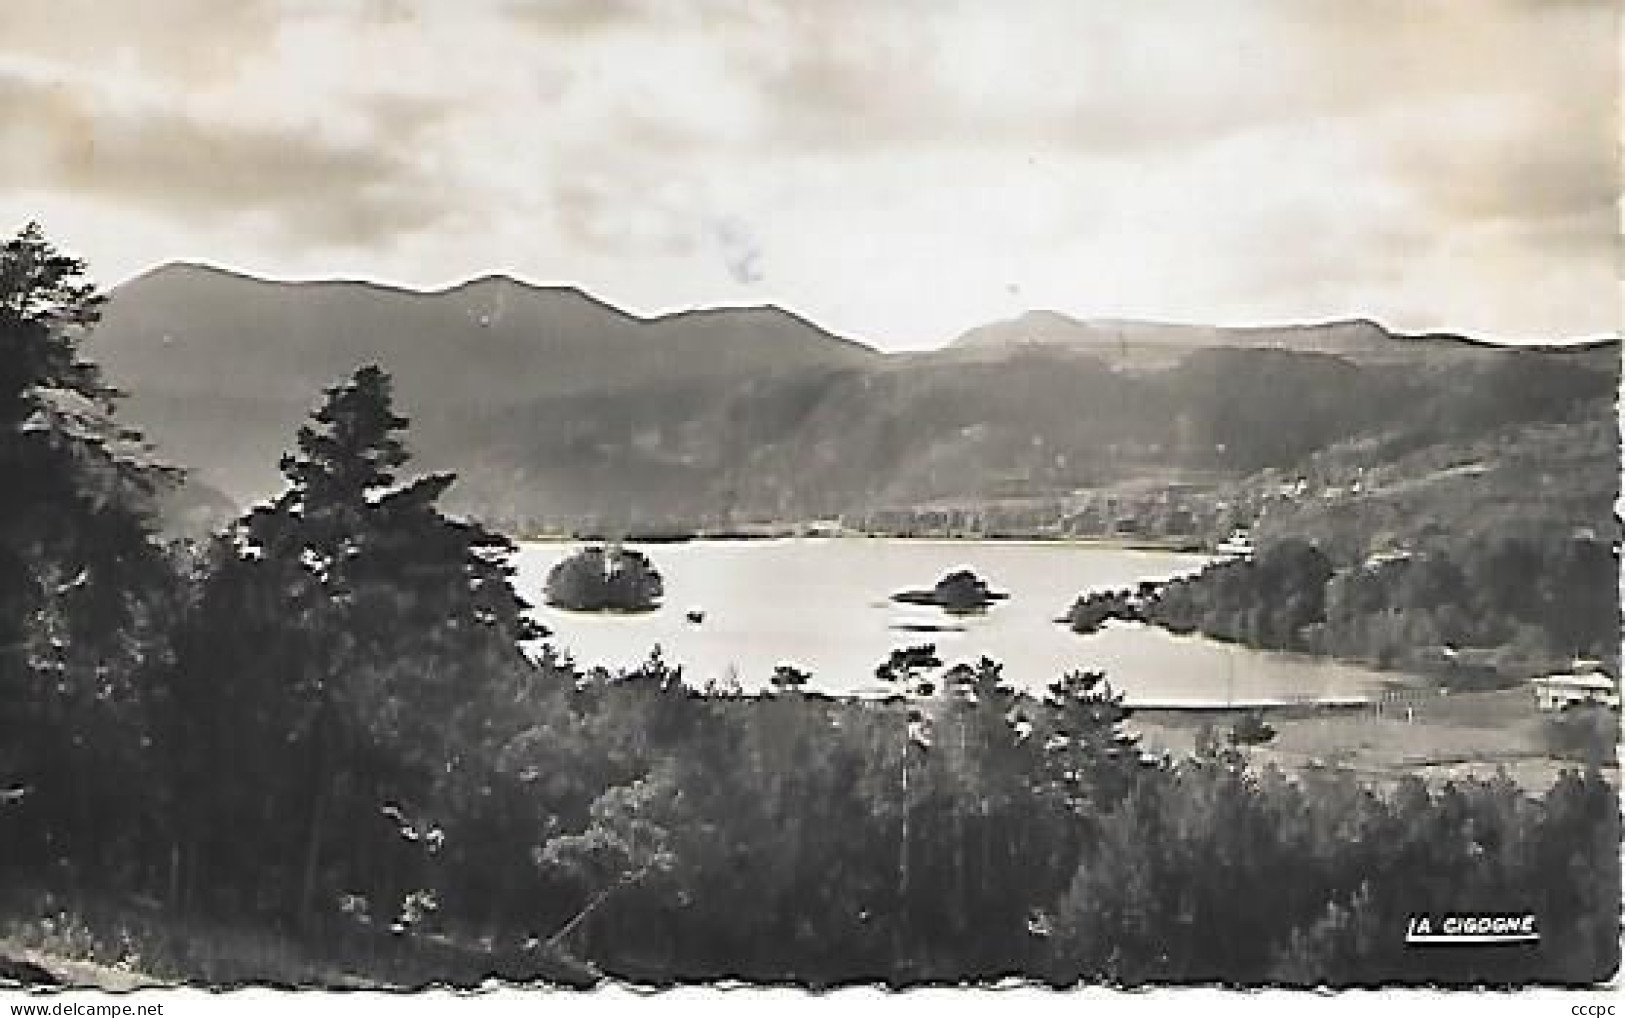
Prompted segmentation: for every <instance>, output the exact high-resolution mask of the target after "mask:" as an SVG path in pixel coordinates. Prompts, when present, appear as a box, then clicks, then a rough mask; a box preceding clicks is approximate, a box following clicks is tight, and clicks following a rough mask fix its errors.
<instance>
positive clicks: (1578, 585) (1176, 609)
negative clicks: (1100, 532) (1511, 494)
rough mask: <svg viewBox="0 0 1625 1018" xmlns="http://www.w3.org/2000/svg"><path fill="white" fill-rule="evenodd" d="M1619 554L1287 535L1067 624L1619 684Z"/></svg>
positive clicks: (1549, 539)
mask: <svg viewBox="0 0 1625 1018" xmlns="http://www.w3.org/2000/svg"><path fill="white" fill-rule="evenodd" d="M1618 576H1619V559H1618V555H1617V553H1616V552H1615V550H1614V548H1613V547H1612V546H1611V545H1610V544H1609V543H1608V542H1606V541H1604V540H1603V539H1601V538H1600V537H1598V536H1596V535H1595V534H1592V533H1579V534H1571V533H1561V534H1557V535H1546V536H1543V537H1530V536H1515V535H1510V534H1504V533H1503V534H1498V535H1496V536H1494V537H1474V538H1464V539H1459V540H1454V541H1452V542H1451V544H1450V547H1449V548H1448V549H1445V548H1436V549H1434V550H1432V551H1427V552H1416V553H1412V552H1393V553H1389V554H1386V555H1382V554H1379V555H1375V556H1371V557H1368V558H1366V559H1364V560H1362V561H1357V562H1341V563H1339V562H1337V561H1336V560H1335V559H1333V558H1332V557H1331V556H1330V555H1328V554H1327V553H1326V552H1325V551H1323V550H1322V549H1321V548H1320V547H1319V546H1318V545H1316V544H1314V543H1312V542H1310V541H1306V540H1304V539H1302V538H1288V539H1284V540H1280V541H1277V542H1275V543H1273V544H1270V545H1267V546H1265V547H1264V548H1262V549H1261V550H1260V551H1259V553H1258V555H1257V556H1256V557H1254V558H1248V559H1234V560H1227V561H1221V562H1217V563H1214V564H1212V565H1210V566H1208V567H1207V568H1206V569H1204V570H1202V571H1201V572H1200V573H1198V574H1196V575H1193V576H1189V577H1182V578H1179V579H1175V580H1173V581H1170V582H1168V583H1165V584H1160V585H1156V588H1155V590H1154V591H1150V592H1148V593H1147V595H1146V596H1144V597H1135V596H1133V595H1132V594H1131V593H1130V592H1127V591H1119V592H1110V591H1107V592H1097V593H1095V594H1091V595H1088V596H1084V597H1080V598H1079V599H1078V601H1077V602H1076V603H1075V604H1074V605H1073V606H1072V608H1071V610H1070V612H1069V613H1068V622H1069V623H1070V624H1071V625H1072V627H1073V628H1074V629H1076V630H1078V631H1079V632H1093V631H1094V630H1095V629H1097V628H1099V626H1100V625H1101V624H1102V623H1103V622H1104V621H1105V620H1106V619H1108V618H1118V619H1126V620H1132V621H1145V622H1152V623H1155V624H1157V625H1160V626H1163V627H1165V628H1167V629H1169V630H1171V631H1173V632H1177V633H1189V632H1201V633H1202V634H1204V635H1206V636H1211V637H1216V638H1218V639H1221V640H1229V641H1234V642H1237V643H1243V644H1246V645H1248V646H1252V647H1260V648H1264V649H1268V650H1291V651H1302V652H1307V653H1313V654H1326V655H1332V656H1335V657H1340V658H1346V659H1350V660H1357V661H1364V662H1368V663H1370V664H1373V665H1376V666H1378V667H1381V668H1395V669H1405V670H1408V671H1413V672H1425V673H1429V674H1434V675H1437V676H1439V677H1441V678H1444V679H1447V680H1450V681H1451V682H1452V684H1454V685H1457V686H1462V687H1466V686H1475V685H1479V686H1481V685H1486V684H1489V685H1493V684H1504V683H1507V682H1519V681H1522V680H1524V679H1526V678H1528V677H1529V676H1531V675H1534V674H1539V673H1540V672H1541V670H1542V669H1546V670H1554V669H1558V668H1562V667H1565V666H1567V665H1569V664H1570V663H1571V662H1572V661H1574V660H1575V659H1587V660H1595V661H1598V662H1601V663H1602V664H1603V665H1605V666H1606V668H1607V670H1608V672H1609V673H1610V674H1617V673H1618V660H1619V609H1618V603H1617V601H1616V600H1615V599H1614V598H1613V597H1611V596H1609V592H1611V591H1612V590H1613V589H1614V587H1615V584H1616V583H1617V580H1618Z"/></svg>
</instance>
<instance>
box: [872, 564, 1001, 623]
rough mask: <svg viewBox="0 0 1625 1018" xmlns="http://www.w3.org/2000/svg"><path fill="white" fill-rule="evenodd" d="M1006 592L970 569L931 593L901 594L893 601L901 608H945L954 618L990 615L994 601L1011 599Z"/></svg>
mask: <svg viewBox="0 0 1625 1018" xmlns="http://www.w3.org/2000/svg"><path fill="white" fill-rule="evenodd" d="M1009 596H1010V595H1009V594H1008V593H1005V592H1004V591H998V590H992V589H990V588H989V587H988V585H987V581H986V580H984V579H982V578H981V577H980V576H977V575H976V574H975V573H973V572H971V571H970V570H969V569H956V570H954V571H953V572H951V573H949V574H948V575H946V576H944V577H943V578H942V579H940V580H938V581H937V585H936V586H935V587H932V588H931V589H930V590H901V591H898V592H897V593H895V594H893V595H892V597H891V599H892V600H893V601H896V602H899V603H900V604H923V605H932V606H934V607H937V608H941V609H942V610H943V611H945V612H948V613H950V614H953V615H969V614H973V613H975V612H982V611H986V610H987V608H988V606H989V605H990V604H992V603H993V602H994V601H1003V600H1005V599H1007V598H1009Z"/></svg>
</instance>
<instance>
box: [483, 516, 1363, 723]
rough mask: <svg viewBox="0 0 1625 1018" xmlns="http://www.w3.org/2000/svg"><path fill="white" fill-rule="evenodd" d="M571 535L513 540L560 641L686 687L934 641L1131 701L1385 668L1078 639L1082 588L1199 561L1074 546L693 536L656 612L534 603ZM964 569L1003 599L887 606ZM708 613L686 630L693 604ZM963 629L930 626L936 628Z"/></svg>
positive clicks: (857, 673) (657, 552) (1173, 644)
mask: <svg viewBox="0 0 1625 1018" xmlns="http://www.w3.org/2000/svg"><path fill="white" fill-rule="evenodd" d="M579 547H581V546H580V545H578V544H565V543H557V544H554V543H532V544H525V545H522V546H521V548H520V552H519V554H518V556H516V560H515V562H516V565H517V566H518V568H519V576H518V586H519V589H520V591H521V592H522V593H524V594H525V596H526V597H528V598H529V599H530V600H531V601H533V602H535V603H536V604H537V606H538V607H537V611H536V615H537V617H538V618H539V619H540V620H541V621H542V622H544V623H545V624H546V625H547V626H548V627H549V628H550V629H552V630H553V632H554V634H555V636H554V643H555V644H556V645H558V646H559V647H561V648H563V649H565V650H568V651H569V652H570V653H571V654H573V655H574V656H575V658H576V660H577V661H578V662H579V663H580V664H581V665H583V666H591V665H605V666H607V667H611V668H617V667H631V666H635V665H636V664H638V663H639V662H640V661H642V660H644V659H645V658H646V657H647V656H648V654H649V652H650V650H651V649H652V648H653V647H655V646H656V645H659V646H660V648H661V650H662V652H663V653H664V654H665V656H666V658H667V660H668V661H671V662H673V663H676V664H680V665H682V666H683V668H684V672H685V677H686V678H687V680H688V681H689V682H691V683H693V684H695V685H700V684H703V683H704V682H705V681H706V680H708V679H718V680H723V681H726V680H728V679H735V680H737V681H738V682H739V684H740V685H741V686H743V687H744V688H746V689H755V688H758V687H760V686H762V685H764V684H765V683H766V681H767V678H768V676H770V675H771V674H772V672H773V668H774V667H775V666H776V665H779V664H794V665H796V666H798V667H800V668H803V669H805V670H807V671H809V672H811V673H812V674H813V682H814V685H816V686H817V687H818V688H821V689H824V690H827V691H829V692H835V693H842V692H856V691H864V690H869V689H873V688H875V687H876V685H877V684H876V681H875V678H874V670H875V666H876V665H877V664H879V663H880V662H881V661H882V660H884V659H885V657H886V655H887V654H888V653H890V651H891V650H892V649H894V648H897V647H905V646H910V645H914V644H919V643H935V644H936V645H937V650H938V653H939V654H940V655H941V656H942V657H943V659H944V660H945V661H947V662H949V663H950V664H952V663H954V662H957V661H970V660H975V659H976V658H978V657H980V656H982V655H986V656H988V657H991V658H993V659H995V660H997V661H1001V662H1003V664H1004V669H1005V675H1006V676H1007V677H1008V678H1009V680H1010V681H1011V682H1012V683H1014V684H1016V685H1019V686H1022V687H1024V688H1028V689H1033V690H1038V689H1042V687H1044V686H1045V685H1047V684H1048V683H1049V682H1050V681H1052V680H1053V679H1054V678H1055V677H1056V676H1059V675H1060V674H1061V673H1062V672H1065V671H1067V670H1068V669H1074V668H1090V669H1103V670H1105V671H1106V672H1107V674H1108V675H1109V677H1110V678H1111V680H1112V683H1113V684H1114V685H1115V686H1116V687H1117V688H1118V689H1120V690H1123V691H1124V692H1125V693H1126V694H1127V697H1128V700H1129V701H1130V702H1131V703H1132V702H1142V703H1146V702H1154V703H1164V702H1176V701H1187V702H1188V701H1206V702H1225V701H1227V700H1230V699H1234V700H1237V701H1248V700H1256V699H1275V698H1295V697H1305V696H1308V697H1336V696H1356V695H1361V694H1364V693H1368V692H1370V691H1372V690H1373V689H1375V688H1376V687H1377V686H1378V685H1380V684H1381V683H1383V682H1385V681H1391V680H1392V679H1393V678H1394V677H1393V676H1391V675H1384V674H1381V673H1377V672H1372V671H1368V670H1365V669H1361V668H1356V667H1351V666H1347V665H1341V664H1335V663H1332V662H1326V661H1318V660H1312V659H1307V658H1300V657H1295V656H1292V655H1284V654H1269V653H1264V652H1259V651H1251V650H1247V649H1245V648H1240V647H1232V646H1228V645H1225V644H1220V643H1215V642H1213V641H1209V640H1204V639H1200V638H1193V637H1175V636H1170V635H1168V634H1166V633H1164V632H1162V631H1160V630H1157V629H1152V628H1148V627H1143V626H1130V625H1113V626H1108V627H1107V628H1106V629H1105V630H1103V631H1102V632H1100V633H1097V634H1095V635H1092V636H1087V637H1085V636H1078V635H1076V634H1074V633H1072V632H1071V631H1070V630H1068V629H1067V628H1066V627H1065V626H1063V625H1058V624H1056V622H1055V621H1054V620H1055V618H1056V617H1057V616H1059V615H1062V614H1063V613H1064V612H1065V611H1066V609H1067V608H1068V607H1069V606H1070V605H1071V603H1072V601H1073V599H1074V598H1076V597H1077V596H1078V594H1080V593H1082V592H1084V591H1089V590H1100V589H1107V588H1115V587H1124V586H1129V585H1132V584H1134V583H1137V582H1138V581H1140V580H1148V579H1150V580H1160V579H1166V578H1168V577H1171V576H1175V575H1179V574H1182V573H1189V572H1194V571H1196V570H1197V569H1200V568H1201V566H1202V564H1203V563H1204V562H1205V561H1206V558H1205V557H1203V556H1199V555H1187V554H1179V553H1173V552H1160V551H1128V550H1122V549H1116V548H1103V547H1095V546H1089V545H1081V544H1063V543H1017V542H1006V541H920V540H891V539H879V538H871V539H845V538H833V539H795V540H788V539H787V540H772V541H695V542H689V543H685V544H671V545H648V546H641V547H642V550H644V551H645V552H647V553H648V555H649V557H650V558H651V559H652V560H653V561H654V563H655V565H656V567H657V568H658V569H659V570H660V571H661V573H662V575H663V576H664V577H665V581H666V598H665V602H664V604H663V605H662V606H661V607H660V609H659V610H657V611H655V612H652V613H649V614H645V615H632V616H626V615H619V616H614V615H588V614H578V613H572V612H563V611H558V610H555V609H552V608H549V607H547V606H545V605H543V604H542V587H543V584H544V582H545V581H546V578H547V573H548V570H549V569H551V568H552V566H553V565H554V564H555V563H557V562H558V561H560V560H561V559H563V558H565V557H566V556H567V555H569V554H571V553H572V552H574V551H575V550H577V549H578V548H579ZM956 568H969V569H973V570H975V571H976V573H977V574H978V575H980V576H981V577H982V578H983V579H985V580H987V581H988V583H989V584H990V585H991V586H992V587H993V588H995V589H997V590H1005V591H1009V592H1010V595H1011V596H1010V599H1009V600H1008V601H1003V602H1000V603H997V604H995V605H994V606H993V607H992V608H990V609H989V610H988V612H987V613H986V614H984V615H974V616H967V617H953V616H948V615H945V614H943V613H942V612H940V611H938V610H936V609H934V608H922V607H911V606H907V605H899V604H894V603H892V602H891V601H890V600H889V597H890V595H891V594H893V593H895V592H896V591H898V590H902V589H904V588H909V587H929V586H931V585H932V584H934V583H935V582H936V581H937V580H938V579H939V578H941V577H942V575H943V574H944V573H947V572H948V571H950V570H952V569H956ZM693 610H699V611H703V612H704V621H703V622H700V623H693V622H690V621H688V619H687V618H686V617H685V616H686V615H687V613H688V612H690V611H693ZM942 625H946V626H951V627H955V628H959V627H962V629H961V631H951V632H937V631H928V627H932V626H942Z"/></svg>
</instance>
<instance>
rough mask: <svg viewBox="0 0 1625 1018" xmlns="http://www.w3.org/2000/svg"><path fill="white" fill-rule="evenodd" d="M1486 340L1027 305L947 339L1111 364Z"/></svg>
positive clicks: (1354, 352)
mask: <svg viewBox="0 0 1625 1018" xmlns="http://www.w3.org/2000/svg"><path fill="white" fill-rule="evenodd" d="M1485 346H1486V345H1485V344H1482V343H1478V342H1476V341H1474V340H1470V339H1465V338H1463V337H1460V336H1448V335H1405V334H1400V333H1394V332H1390V331H1389V330H1387V329H1386V328H1384V327H1383V326H1381V325H1379V324H1377V323H1376V322H1373V321H1369V320H1366V319H1352V320H1346V321H1332V322H1321V323H1314V324H1303V325H1285V326H1260V327H1245V328H1226V327H1220V326H1212V325H1190V324H1184V323H1176V322H1149V321H1136V320H1131V319H1111V318H1106V319H1090V320H1079V319H1076V318H1072V317H1070V316H1068V315H1064V314H1061V313H1059V312H1055V311H1029V312H1027V313H1026V314H1024V315H1021V316H1020V317H1017V318H1012V319H1008V320H1006V321H1001V322H993V323H990V324H987V325H983V326H979V327H977V328H974V329H971V330H970V331H968V332H966V333H964V334H963V335H961V336H960V337H959V338H958V339H956V340H954V342H953V344H952V348H953V349H955V350H959V351H962V352H966V353H971V354H987V353H991V352H994V351H1001V350H1010V349H1019V348H1022V347H1046V348H1061V349H1070V350H1076V351H1079V352H1084V353H1088V354H1091V355H1093V356H1095V357H1099V358H1100V359H1101V360H1103V361H1105V362H1106V363H1108V364H1111V365H1112V366H1113V367H1118V368H1130V369H1146V368H1156V367H1168V366H1170V365H1172V364H1175V363H1177V362H1178V361H1179V360H1180V359H1181V358H1182V357H1184V356H1186V355H1187V354H1190V353H1192V352H1193V351H1197V350H1209V349H1215V348H1231V349H1247V350H1290V351H1294V352H1298V353H1321V354H1331V355H1334V356H1338V357H1345V358H1348V359H1349V360H1353V361H1356V362H1358V363H1361V364H1388V363H1419V362H1428V363H1438V362H1439V361H1441V360H1447V359H1455V358H1460V357H1470V356H1472V354H1474V353H1475V352H1479V351H1481V350H1483V349H1484V348H1485Z"/></svg>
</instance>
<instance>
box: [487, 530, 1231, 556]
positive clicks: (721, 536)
mask: <svg viewBox="0 0 1625 1018" xmlns="http://www.w3.org/2000/svg"><path fill="white" fill-rule="evenodd" d="M511 539H512V540H513V541H514V543H516V544H521V545H523V544H611V543H619V544H623V545H634V546H636V545H680V544H724V543H726V544H743V543H747V542H769V541H854V542H861V541H908V542H910V543H918V544H1013V545H1033V546H1036V547H1071V548H1097V549H1100V550H1102V551H1145V552H1168V553H1172V554H1179V555H1198V556H1202V557H1205V558H1217V557H1218V556H1217V554H1216V553H1214V552H1213V551H1211V550H1209V549H1207V548H1205V547H1204V546H1203V545H1202V544H1201V543H1200V542H1196V541H1189V540H1173V539H1169V540H1167V541H1158V540H1155V539H1149V538H1133V539H1130V538H1117V537H1072V536H1055V537H1049V536H1045V535H1042V534H1030V535H1023V536H1011V537H1006V536H1001V535H997V534H979V535H969V534H965V535H948V534H882V533H840V534H797V533H764V534H752V533H715V534H705V533H700V534H693V535H689V536H650V535H636V534H632V535H627V536H624V537H619V538H610V537H605V536H603V535H593V536H580V535H576V534H527V535H525V536H522V537H513V538H511Z"/></svg>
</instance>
